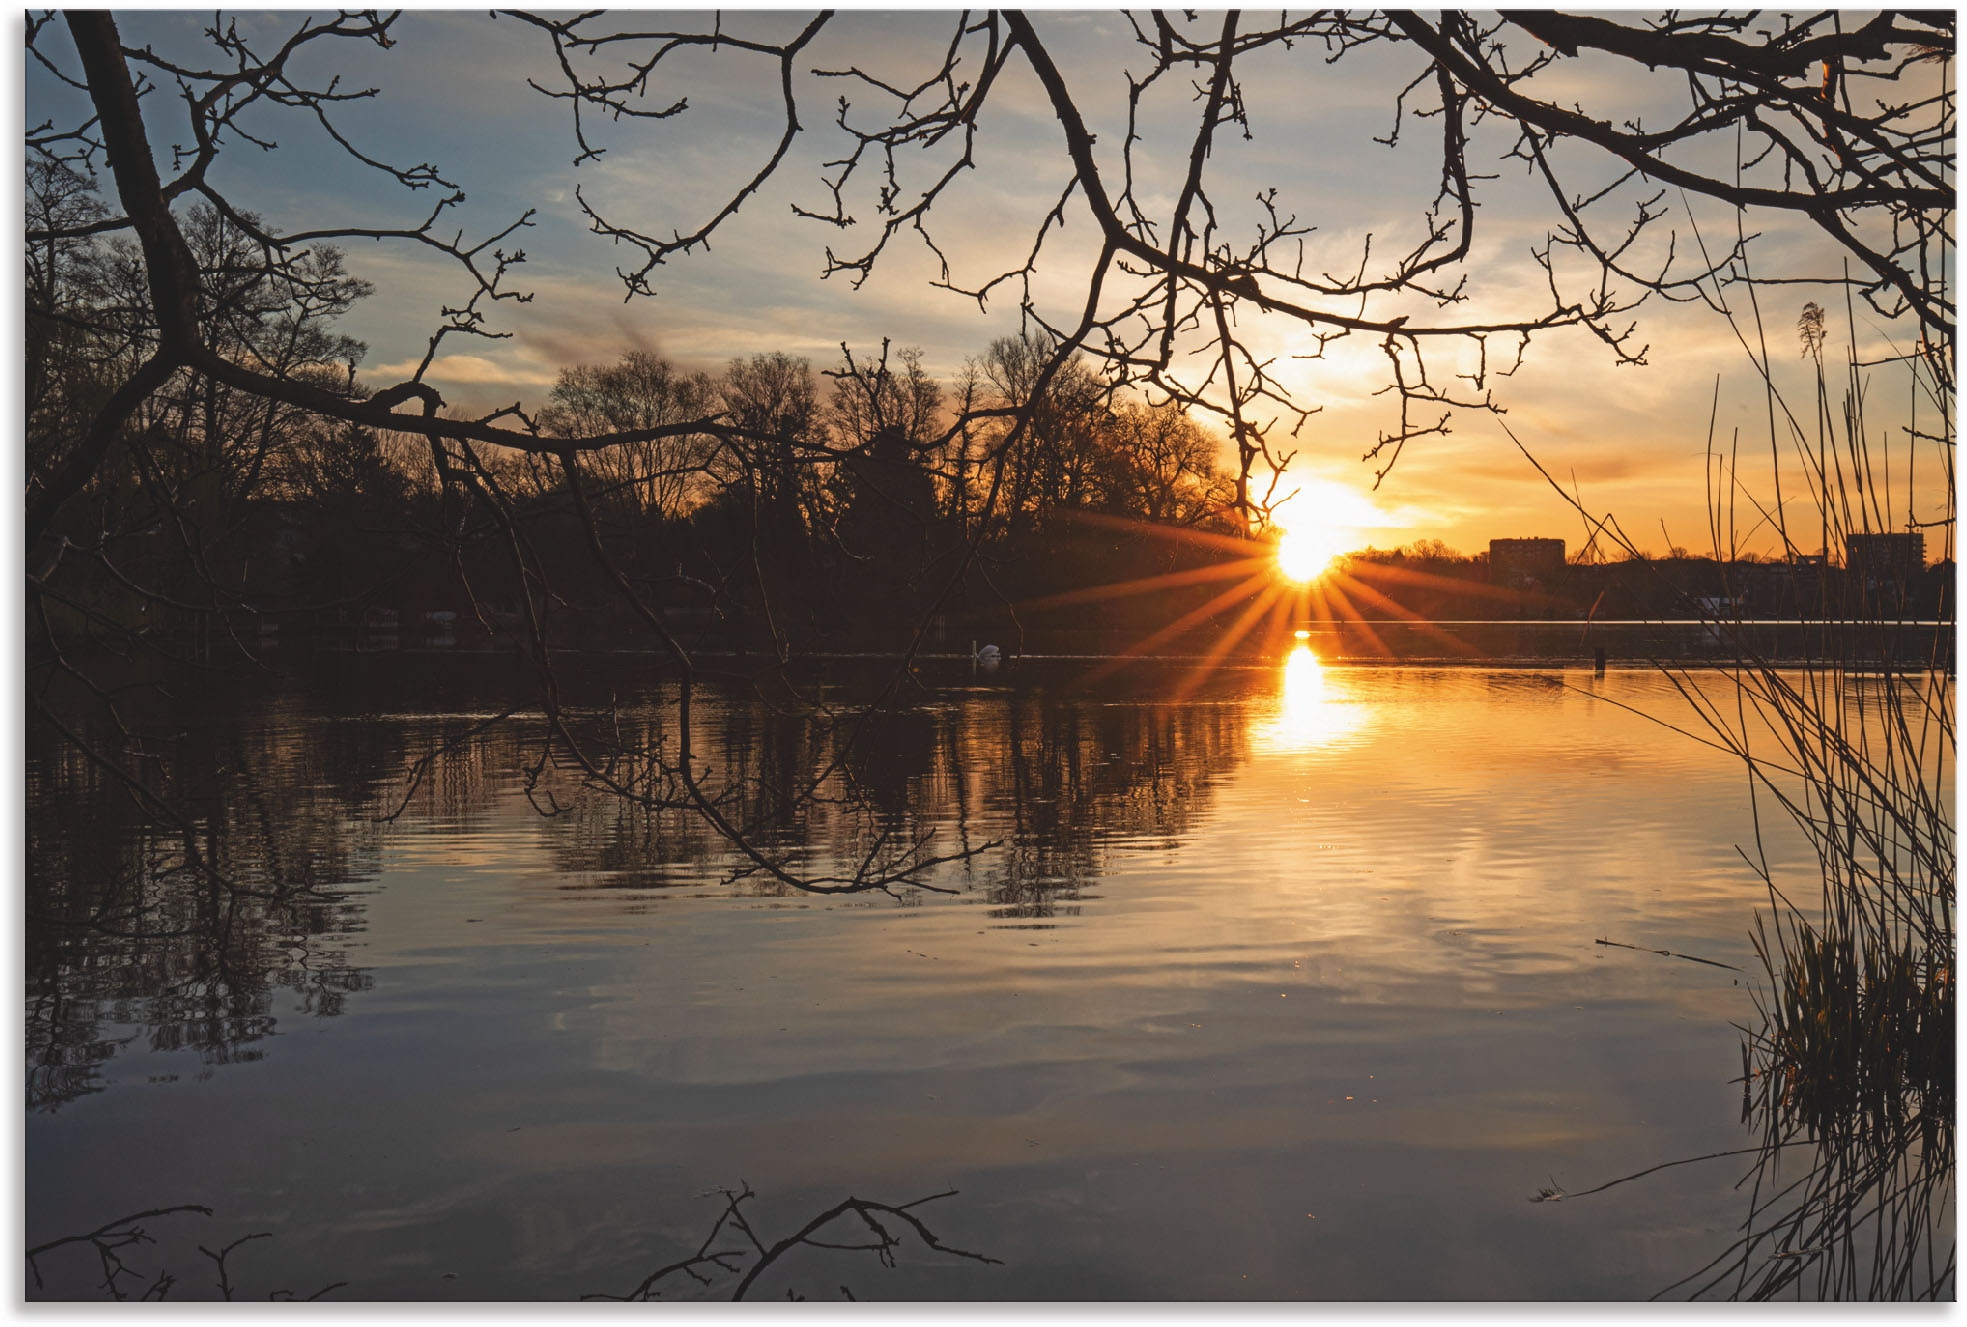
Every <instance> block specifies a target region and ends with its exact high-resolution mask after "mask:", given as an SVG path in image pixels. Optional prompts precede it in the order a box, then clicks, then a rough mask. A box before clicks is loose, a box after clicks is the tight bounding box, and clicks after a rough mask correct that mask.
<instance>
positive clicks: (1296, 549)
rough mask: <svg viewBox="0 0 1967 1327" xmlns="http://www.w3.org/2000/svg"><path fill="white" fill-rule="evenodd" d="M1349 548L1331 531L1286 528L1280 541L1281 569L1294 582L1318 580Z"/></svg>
mask: <svg viewBox="0 0 1967 1327" xmlns="http://www.w3.org/2000/svg"><path fill="white" fill-rule="evenodd" d="M1344 551H1345V549H1344V548H1343V547H1342V545H1341V543H1340V541H1339V540H1338V539H1337V538H1336V537H1335V536H1334V534H1333V532H1332V531H1330V530H1320V529H1317V528H1315V527H1310V526H1306V527H1301V528H1298V529H1293V530H1286V531H1285V532H1284V537H1283V538H1281V539H1279V540H1278V541H1277V569H1278V570H1279V571H1281V572H1283V573H1284V574H1285V575H1286V576H1288V577H1289V578H1290V579H1292V580H1294V581H1315V580H1317V579H1318V578H1319V577H1320V576H1322V575H1324V574H1325V569H1326V568H1327V567H1329V566H1331V565H1332V562H1333V560H1334V559H1335V558H1337V557H1338V556H1339V555H1340V554H1341V553H1343V552H1344Z"/></svg>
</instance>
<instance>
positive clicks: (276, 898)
mask: <svg viewBox="0 0 1967 1327" xmlns="http://www.w3.org/2000/svg"><path fill="white" fill-rule="evenodd" d="M188 717H189V722H187V724H186V726H185V728H184V729H183V731H181V732H180V733H178V734H176V735H174V736H172V737H169V738H168V739H164V740H158V739H151V740H150V742H149V746H150V749H151V750H152V751H153V752H154V753H155V757H154V759H152V760H151V761H150V762H149V764H150V770H149V771H148V773H149V777H150V781H151V785H152V786H154V788H155V789H156V790H157V791H158V793H159V794H160V795H161V796H164V797H169V798H171V799H173V803H172V804H173V805H174V806H175V807H176V808H180V809H178V810H177V812H176V816H175V819H176V821H177V823H171V822H170V821H169V820H166V819H163V818H158V817H153V816H152V815H151V814H148V813H147V811H146V808H145V807H144V806H143V805H141V804H140V803H139V801H138V800H137V798H136V797H133V796H132V795H131V790H130V789H129V788H128V787H126V785H124V784H123V783H121V782H119V781H117V780H116V779H114V778H112V777H110V776H108V775H106V774H105V773H104V772H103V770H102V769H101V768H100V767H99V766H98V765H96V764H95V763H93V762H91V761H90V760H88V759H87V758H86V757H85V756H84V755H83V754H82V753H81V752H80V751H79V750H78V749H76V748H75V747H73V746H72V745H69V744H65V743H57V742H49V741H40V740H36V734H35V733H34V731H33V730H32V729H30V737H29V744H28V746H29V759H28V763H27V805H28V815H27V817H26V824H27V860H28V871H27V907H26V916H27V930H26V955H27V997H28V999H27V1006H28V1007H27V1047H26V1049H27V1061H28V1074H27V1095H28V1104H29V1106H30V1108H53V1107H56V1106H59V1105H60V1104H61V1103H63V1102H65V1101H69V1100H72V1099H73V1098H75V1097H76V1096H79V1095H81V1094H83V1093H87V1092H92V1091H96V1090H98V1089H99V1088H100V1086H101V1079H100V1071H101V1069H102V1066H103V1065H104V1064H105V1063H107V1062H108V1061H109V1060H110V1059H111V1058H112V1057H113V1056H115V1055H116V1054H117V1052H118V1050H119V1049H120V1048H121V1047H122V1046H123V1045H124V1044H126V1042H127V1041H129V1040H133V1039H135V1038H137V1037H142V1038H144V1039H145V1040H146V1041H147V1044H148V1046H149V1047H150V1049H152V1050H156V1051H172V1050H195V1051H196V1052H198V1054H199V1056H200V1058H201V1059H202V1060H203V1062H204V1064H205V1066H206V1068H207V1071H209V1070H210V1068H211V1067H212V1066H216V1065H221V1064H227V1063H232V1062H236V1061H242V1060H252V1059H256V1058H258V1056H259V1054H260V1051H259V1049H258V1048H257V1047H256V1045H255V1043H257V1042H259V1041H260V1040H261V1039H263V1038H264V1037H266V1036H267V1035H269V1034H270V1033H271V1032H272V1031H273V1030H274V1023H275V1003H276V1000H275V997H276V994H277V993H278V992H282V991H285V992H288V993H289V994H290V995H291V997H292V998H293V1000H294V1002H295V1004H296V1006H297V1008H298V1010H299V1012H301V1013H303V1014H308V1015H313V1016H319V1017H329V1016H332V1015H334V1014H337V1013H339V1012H341V1009H342V1006H343V1002H344V1001H345V1000H346V998H347V997H348V995H349V994H350V993H352V992H355V991H359V990H362V989H364V988H365V987H366V986H367V985H368V984H369V978H368V976H367V975H366V974H365V973H363V972H361V971H360V970H358V969H355V968H352V967H351V966H350V965H349V963H348V960H347V956H346V953H345V951H344V949H343V947H342V946H341V944H340V943H339V941H338V937H341V936H345V935H346V934H348V933H349V932H350V931H351V930H354V929H356V928H357V927H359V925H360V915H361V907H360V904H359V902H358V901H357V899H356V897H355V896H354V894H353V893H352V891H351V889H350V887H351V886H353V885H356V884H359V883H360V882H362V881H364V880H367V879H369V878H371V877H372V876H373V875H374V874H375V871H376V867H377V863H378V860H379V856H378V849H379V831H378V827H377V826H376V825H374V824H373V823H372V822H371V821H370V820H369V819H368V818H367V817H366V816H365V815H364V811H365V810H366V808H367V807H368V805H369V804H370V801H371V794H370V792H369V790H368V789H367V788H365V787H364V786H362V782H361V778H360V775H361V772H362V771H365V770H373V769H375V768H376V767H377V766H379V765H381V764H385V763H396V762H399V761H400V760H401V759H402V748H401V746H400V745H392V744H391V743H390V742H389V741H388V739H387V735H385V734H380V733H378V732H376V731H374V730H365V729H362V728H359V727H357V726H353V725H320V726H317V727H315V728H314V729H312V730H311V731H309V732H308V733H307V735H306V736H305V737H299V736H296V735H291V734H290V733H289V732H288V731H286V730H285V729H284V728H283V727H281V726H280V725H277V724H270V723H260V724H255V725H240V724H238V723H237V722H210V721H207V720H208V719H210V718H211V717H213V716H196V717H190V716H188ZM115 1026H124V1027H133V1028H136V1029H139V1030H138V1031H135V1032H132V1033H130V1034H128V1035H127V1036H126V1037H123V1038H118V1037H117V1036H115V1035H113V1034H111V1033H109V1032H107V1031H106V1029H108V1028H111V1027H115Z"/></svg>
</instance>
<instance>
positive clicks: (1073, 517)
mask: <svg viewBox="0 0 1967 1327" xmlns="http://www.w3.org/2000/svg"><path fill="white" fill-rule="evenodd" d="M1065 518H1066V523H1068V524H1071V525H1097V526H1104V527H1106V528H1107V529H1109V530H1125V531H1127V532H1128V533H1130V534H1142V535H1151V536H1153V537H1155V538H1159V539H1165V540H1167V541H1169V542H1170V543H1177V544H1194V545H1196V546H1198V547H1201V548H1220V549H1224V550H1226V551H1228V552H1232V553H1242V554H1245V555H1252V554H1251V549H1252V548H1256V549H1259V550H1262V551H1261V552H1258V553H1256V554H1254V555H1252V556H1258V557H1262V556H1265V555H1266V554H1267V553H1268V552H1269V545H1267V544H1265V543H1263V542H1261V541H1258V540H1255V539H1252V538H1250V537H1249V536H1246V535H1233V534H1217V533H1216V532H1215V531H1213V530H1196V529H1191V528H1188V527H1184V526H1174V525H1155V524H1153V523H1152V522H1149V521H1142V520H1136V519H1134V518H1133V517H1130V516H1114V515H1110V514H1108V513H1106V512H1100V511H1073V512H1068V513H1065Z"/></svg>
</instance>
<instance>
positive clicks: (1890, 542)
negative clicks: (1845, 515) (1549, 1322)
mask: <svg viewBox="0 0 1967 1327" xmlns="http://www.w3.org/2000/svg"><path fill="white" fill-rule="evenodd" d="M1844 569H1845V571H1846V572H1848V573H1849V574H1850V575H1852V576H1854V577H1862V578H1863V579H1864V580H1865V581H1866V582H1867V583H1871V584H1881V585H1900V586H1905V585H1910V584H1912V583H1913V582H1914V581H1915V580H1917V579H1918V577H1919V573H1920V572H1922V571H1924V570H1926V536H1925V535H1923V534H1920V533H1919V532H1918V531H1916V530H1914V531H1909V532H1903V533H1897V534H1854V535H1846V536H1845V537H1844Z"/></svg>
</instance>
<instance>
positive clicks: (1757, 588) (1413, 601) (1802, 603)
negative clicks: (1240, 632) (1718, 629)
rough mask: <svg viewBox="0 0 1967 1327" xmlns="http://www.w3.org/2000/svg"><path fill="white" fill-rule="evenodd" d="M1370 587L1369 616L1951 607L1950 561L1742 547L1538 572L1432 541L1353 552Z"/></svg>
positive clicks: (1774, 614)
mask: <svg viewBox="0 0 1967 1327" xmlns="http://www.w3.org/2000/svg"><path fill="white" fill-rule="evenodd" d="M1339 584H1340V587H1341V589H1343V587H1344V586H1345V585H1346V584H1358V585H1361V586H1364V587H1367V589H1368V590H1369V591H1370V594H1368V595H1365V596H1357V602H1358V603H1359V605H1360V607H1361V609H1362V611H1363V612H1364V615H1365V616H1367V617H1374V616H1380V615H1381V614H1377V613H1375V612H1373V611H1372V610H1371V606H1372V604H1374V603H1375V602H1378V601H1379V600H1381V599H1384V600H1385V601H1387V602H1388V603H1390V604H1392V605H1393V606H1394V608H1395V609H1396V610H1397V611H1396V612H1394V613H1392V614H1388V615H1391V616H1398V615H1400V614H1407V615H1412V616H1414V617H1419V618H1424V619H1426V620H1429V621H1436V622H1441V621H1454V620H1487V619H1506V620H1538V619H1557V620H1564V619H1580V618H1585V617H1591V618H1593V619H1594V620H1601V621H1602V620H1646V621H1661V620H1670V619H1691V618H1715V617H1721V618H1732V617H1737V616H1739V617H1754V618H1775V619H1793V620H1816V619H1819V618H1823V617H1826V616H1829V617H1849V616H1858V617H1879V618H1884V619H1888V620H1889V619H1893V618H1900V617H1903V618H1918V619H1933V618H1937V617H1940V616H1942V615H1944V614H1945V613H1949V612H1951V611H1953V607H1954V604H1953V588H1954V565H1953V563H1952V561H1950V560H1943V561H1941V562H1937V563H1935V564H1933V565H1932V566H1930V567H1926V568H1924V569H1923V570H1920V571H1918V572H1914V573H1911V574H1909V575H1907V576H1905V577H1903V578H1901V579H1897V580H1894V581H1892V582H1890V583H1885V582H1881V581H1879V580H1878V579H1877V578H1865V577H1859V576H1853V575H1851V574H1848V573H1847V572H1846V571H1845V569H1844V568H1842V567H1838V566H1826V565H1824V563H1823V561H1822V560H1821V559H1811V560H1807V561H1798V562H1788V561H1781V560H1776V559H1768V558H1759V557H1756V556H1754V555H1743V556H1741V557H1738V558H1733V559H1718V558H1712V557H1698V556H1695V555H1694V554H1692V553H1690V552H1688V551H1687V550H1686V549H1684V548H1678V547H1676V548H1673V549H1671V550H1669V552H1668V554H1667V555H1666V556H1665V557H1633V556H1626V557H1621V558H1618V559H1615V560H1593V561H1581V560H1577V559H1573V560H1571V561H1569V562H1566V563H1564V564H1563V566H1562V567H1560V568H1557V569H1554V570H1553V571H1551V572H1550V573H1548V574H1547V575H1545V576H1542V577H1536V576H1523V575H1507V574H1506V575H1501V576H1498V575H1497V574H1496V573H1495V572H1494V570H1493V569H1492V568H1491V567H1490V565H1489V556H1488V554H1487V553H1475V554H1466V553H1462V552H1460V551H1458V550H1456V549H1453V548H1450V547H1448V546H1447V545H1446V544H1444V543H1442V542H1441V541H1440V540H1437V539H1422V540H1418V541H1416V542H1415V543H1412V544H1408V545H1406V546H1404V547H1401V548H1396V549H1374V548H1368V549H1364V550H1361V551H1359V552H1356V553H1353V554H1351V555H1349V556H1348V557H1347V558H1346V559H1345V561H1344V564H1343V574H1342V577H1341V579H1340V581H1339Z"/></svg>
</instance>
